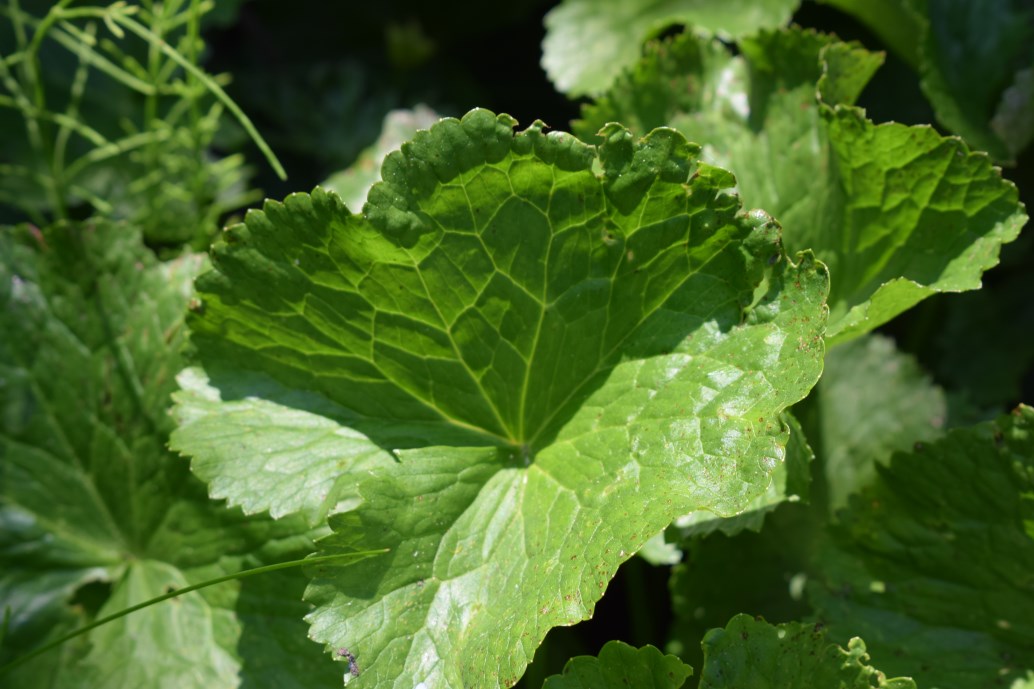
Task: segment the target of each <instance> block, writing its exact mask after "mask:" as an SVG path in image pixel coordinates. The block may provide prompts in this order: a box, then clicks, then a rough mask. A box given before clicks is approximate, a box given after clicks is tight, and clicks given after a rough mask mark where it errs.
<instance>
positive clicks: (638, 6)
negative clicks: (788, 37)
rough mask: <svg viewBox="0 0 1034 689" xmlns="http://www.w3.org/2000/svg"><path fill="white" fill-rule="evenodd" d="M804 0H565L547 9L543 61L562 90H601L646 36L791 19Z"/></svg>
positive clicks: (726, 30) (746, 29)
mask: <svg viewBox="0 0 1034 689" xmlns="http://www.w3.org/2000/svg"><path fill="white" fill-rule="evenodd" d="M799 4H800V2H799V0H760V1H759V0H602V1H601V0H564V2H562V3H560V4H559V5H557V6H556V7H554V8H553V9H552V10H550V11H549V13H548V14H547V15H546V20H545V22H546V37H545V39H544V40H543V41H542V66H543V68H544V69H545V70H546V73H547V74H548V75H549V78H550V80H551V81H552V82H553V84H554V85H555V86H556V88H557V90H559V91H560V92H561V93H566V94H568V95H569V96H582V95H586V94H598V93H600V92H602V91H604V90H605V89H606V88H607V87H609V86H610V85H611V84H612V83H613V81H614V79H615V78H616V77H617V76H618V75H619V74H621V71H622V70H623V69H625V68H627V67H628V66H630V65H632V64H633V63H634V62H635V61H636V58H638V57H639V48H640V46H641V45H642V44H643V42H644V41H646V39H648V38H652V37H653V36H656V35H657V34H659V33H660V32H661V31H662V30H664V29H665V28H667V27H669V26H672V25H678V24H690V25H693V26H695V27H698V28H700V29H702V30H704V31H707V32H711V33H715V34H718V35H719V36H722V37H724V38H738V37H739V36H744V35H746V34H749V33H753V32H754V31H757V30H758V29H760V28H764V27H775V26H782V25H784V24H786V23H787V22H788V21H790V15H791V14H793V11H794V10H795V9H797V5H799Z"/></svg>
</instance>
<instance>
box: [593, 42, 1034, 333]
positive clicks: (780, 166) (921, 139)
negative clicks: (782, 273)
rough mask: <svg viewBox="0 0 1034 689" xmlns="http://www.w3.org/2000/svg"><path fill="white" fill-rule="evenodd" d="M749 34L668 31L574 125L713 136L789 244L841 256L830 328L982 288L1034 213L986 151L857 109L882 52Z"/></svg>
mask: <svg viewBox="0 0 1034 689" xmlns="http://www.w3.org/2000/svg"><path fill="white" fill-rule="evenodd" d="M739 47H740V50H741V53H742V56H741V57H733V56H732V55H731V54H729V53H728V52H727V51H726V49H725V48H724V47H722V46H720V45H719V44H717V43H714V42H710V43H709V42H707V41H706V40H705V39H701V38H697V37H694V36H692V35H685V34H684V35H682V36H680V37H677V38H675V39H674V40H671V41H666V42H662V43H656V44H653V45H652V46H651V47H650V48H649V49H648V51H647V54H646V55H645V56H644V58H643V60H642V61H641V63H640V64H639V65H637V66H636V67H635V68H634V69H633V70H631V71H629V72H627V73H626V74H625V75H624V76H623V77H622V78H621V79H620V80H619V81H618V83H616V84H615V86H614V87H613V88H612V89H611V91H610V92H608V94H607V95H605V96H604V97H602V98H601V99H600V100H599V101H598V102H597V103H595V104H593V105H589V106H586V108H585V109H584V111H583V116H584V119H583V120H582V121H581V122H578V123H576V125H575V131H576V132H577V133H579V135H580V136H582V137H583V138H587V139H590V140H591V139H592V138H593V136H594V133H595V132H596V130H597V128H598V127H600V126H602V125H603V124H604V123H605V122H610V121H620V122H625V123H629V124H630V125H631V126H632V128H633V130H634V131H639V132H642V131H648V130H649V129H652V128H653V127H658V126H665V125H670V126H673V127H675V128H676V129H678V130H679V131H681V132H682V133H683V134H685V135H686V136H687V138H689V139H690V140H694V141H700V142H702V143H704V144H706V145H705V147H704V151H703V153H704V159H705V160H707V161H708V162H711V163H713V164H716V165H721V166H723V167H727V168H729V169H731V170H735V171H736V177H737V184H738V188H739V191H740V193H741V194H742V196H743V198H744V199H745V201H746V203H748V204H751V205H757V206H760V207H762V208H765V209H766V210H767V211H768V212H770V213H772V214H773V216H774V217H776V218H777V219H778V220H779V222H780V223H781V224H782V225H783V227H784V241H785V242H786V243H787V246H788V247H790V248H791V249H793V250H797V249H802V248H806V247H807V248H811V249H813V250H814V251H815V252H816V255H817V256H818V257H819V258H820V259H821V260H822V261H824V262H825V263H826V264H828V265H829V268H830V271H831V273H832V274H833V276H834V280H833V283H832V287H831V292H830V325H829V332H828V335H827V336H828V337H829V338H830V340H831V341H839V340H845V339H849V338H851V337H854V336H857V335H860V334H862V333H864V332H867V331H869V330H872V329H873V328H875V327H876V326H878V325H880V324H882V323H885V322H886V321H888V320H890V319H891V318H893V317H894V316H896V315H897V314H899V313H901V312H902V311H905V310H907V309H908V308H911V307H912V306H913V305H915V304H916V303H917V302H919V301H920V300H922V299H924V298H926V297H927V296H929V295H931V294H933V293H935V292H942V291H962V290H971V289H976V288H978V287H979V286H980V276H981V274H982V273H983V271H985V270H987V269H988V268H990V267H992V266H993V265H995V264H996V263H997V261H998V252H999V249H1000V246H1001V244H1003V243H1005V242H1009V241H1012V240H1013V239H1015V237H1016V236H1017V234H1018V233H1019V231H1020V228H1021V227H1022V225H1023V223H1024V222H1025V220H1026V215H1025V213H1024V212H1023V208H1022V206H1021V205H1020V204H1019V203H1018V200H1017V192H1016V189H1015V187H1014V186H1013V185H1012V184H1011V183H1010V182H1007V181H1005V180H1003V179H1002V178H1001V175H1000V171H999V170H998V169H996V168H994V167H993V166H992V165H991V162H990V160H989V159H988V158H987V156H986V155H983V154H979V153H971V152H970V151H969V150H968V149H967V148H966V146H965V145H964V144H963V143H962V142H961V141H959V140H958V139H956V138H945V137H941V136H940V135H938V134H937V133H936V132H935V131H934V130H933V129H931V128H929V127H906V126H904V125H900V124H896V123H887V124H879V125H877V124H874V123H873V122H871V121H869V120H868V119H866V118H865V115H864V113H863V112H862V111H861V110H859V109H857V108H854V107H851V106H850V104H851V103H853V102H854V100H855V98H856V97H857V95H858V93H859V92H860V91H861V89H862V87H864V85H865V83H866V82H867V81H868V79H869V77H870V76H871V75H872V72H873V71H874V70H875V69H876V67H877V66H878V64H879V58H878V56H874V55H871V54H868V53H866V52H865V51H863V50H861V49H860V48H858V47H855V46H853V45H850V44H843V43H837V42H834V41H833V39H831V38H829V37H826V36H821V35H818V34H815V33H811V32H806V31H801V30H787V31H776V32H762V33H760V34H759V35H757V36H755V37H752V38H747V39H743V40H741V42H740V44H739ZM774 170H778V171H779V172H778V173H776V174H773V171H774Z"/></svg>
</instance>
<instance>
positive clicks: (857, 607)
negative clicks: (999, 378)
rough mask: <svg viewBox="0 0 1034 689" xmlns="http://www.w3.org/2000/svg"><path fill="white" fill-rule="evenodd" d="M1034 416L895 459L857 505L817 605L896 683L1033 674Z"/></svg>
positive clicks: (831, 557) (1033, 412) (1021, 413)
mask: <svg viewBox="0 0 1034 689" xmlns="http://www.w3.org/2000/svg"><path fill="white" fill-rule="evenodd" d="M1032 496H1034V409H1031V408H1030V407H1019V408H1017V409H1016V410H1015V412H1013V413H1012V414H1011V415H1007V416H1004V417H1002V418H1000V419H998V420H996V421H994V422H990V423H985V424H981V425H979V426H973V427H969V428H963V429H958V430H953V431H950V432H949V433H948V434H947V435H946V436H945V437H944V438H943V439H941V440H939V441H937V442H934V443H931V444H928V445H926V446H924V447H922V448H917V449H916V451H914V452H913V453H911V454H898V455H896V456H895V457H894V459H893V461H892V463H891V464H890V466H889V467H881V468H880V470H879V472H878V478H877V481H876V482H875V483H874V484H873V485H872V486H870V487H869V488H868V489H866V490H865V491H863V492H862V493H861V494H860V495H858V496H856V497H854V498H852V500H851V502H850V508H849V509H848V510H846V511H844V512H842V513H841V523H840V524H839V526H836V527H835V528H834V530H833V533H832V539H831V542H830V544H829V545H828V547H826V548H825V550H824V551H823V552H821V553H820V556H819V558H818V559H817V563H818V566H819V568H820V570H821V577H820V578H818V579H817V580H815V583H814V585H813V586H811V587H810V589H809V591H810V597H811V599H812V602H813V603H814V604H815V605H816V606H817V607H818V609H819V614H820V618H821V619H822V620H823V621H825V622H826V623H827V624H828V625H829V626H830V629H831V633H833V634H834V635H835V636H836V637H837V638H841V639H844V638H846V637H848V636H853V635H856V634H857V635H861V636H863V637H864V638H865V640H866V642H867V643H868V644H869V647H870V648H872V649H873V652H874V653H876V654H877V657H879V658H880V665H881V667H883V668H884V669H886V670H887V671H888V672H894V673H907V674H911V675H913V676H914V677H916V679H917V680H918V681H919V682H920V683H921V684H922V686H925V687H953V688H956V689H968V688H970V687H972V688H974V689H975V688H976V687H988V686H999V685H1001V686H1010V685H1011V684H1012V682H1013V681H1020V680H1021V678H1023V677H1025V676H1028V673H1029V672H1030V671H1031V670H1034V661H1032V658H1034V498H1032Z"/></svg>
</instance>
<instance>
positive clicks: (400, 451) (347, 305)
mask: <svg viewBox="0 0 1034 689" xmlns="http://www.w3.org/2000/svg"><path fill="white" fill-rule="evenodd" d="M513 125H514V122H513V120H512V119H511V118H509V117H508V116H505V115H501V116H495V115H493V114H491V113H488V112H486V111H483V110H475V111H472V112H471V113H469V114H468V115H467V116H466V117H464V118H463V120H462V121H458V120H452V119H447V120H443V121H442V122H440V123H439V124H437V125H435V126H434V127H433V128H432V129H431V130H430V131H429V132H422V133H420V134H418V135H417V137H416V138H415V140H414V141H413V142H411V143H408V144H406V145H404V146H403V147H402V151H401V152H398V153H394V154H392V155H390V156H388V158H387V159H386V161H385V164H384V167H383V176H384V180H385V181H384V182H383V183H381V184H378V185H376V186H374V187H373V189H372V190H371V193H370V197H369V201H368V203H367V205H366V206H365V208H364V213H363V215H362V216H359V215H353V214H351V213H350V212H349V211H348V210H347V209H346V208H345V207H344V205H343V204H342V203H341V202H340V200H339V199H338V198H337V197H336V196H334V195H332V194H328V193H326V192H324V191H321V190H316V191H315V192H313V193H312V195H303V194H296V195H292V196H290V197H288V198H287V199H286V201H285V202H284V203H283V204H279V203H268V204H267V205H266V206H265V208H264V210H263V211H262V212H255V213H252V214H249V216H248V218H247V221H246V223H245V224H243V225H240V226H237V227H234V228H230V229H229V230H228V231H227V232H226V235H225V239H224V241H223V242H222V243H220V244H219V245H217V246H216V247H215V249H214V255H213V262H214V264H215V267H216V270H215V271H214V272H212V273H210V274H208V275H206V276H204V277H202V278H201V279H200V280H199V281H198V290H199V298H200V303H199V304H198V305H197V306H196V308H195V310H194V312H193V314H192V316H191V318H190V321H189V322H190V326H191V329H192V332H193V335H192V341H193V342H194V344H195V345H196V347H197V349H198V352H199V354H200V362H201V363H202V364H203V372H202V370H201V369H193V370H191V371H189V372H187V373H186V374H185V375H184V376H182V377H181V382H182V384H183V386H184V389H183V390H182V391H181V392H180V393H178V395H177V405H176V409H175V414H176V416H177V418H178V419H179V420H180V423H181V426H180V428H179V429H178V430H177V431H176V432H175V434H174V435H173V439H172V443H173V445H174V446H175V447H176V448H177V449H179V450H180V451H183V452H186V453H188V454H190V455H193V456H194V466H195V467H196V468H197V470H198V472H199V473H200V474H201V475H203V476H204V477H205V478H206V480H208V481H210V482H211V483H212V484H213V485H218V494H219V495H221V496H225V497H227V498H228V499H229V500H230V501H231V502H234V503H240V504H243V505H244V506H245V508H246V509H247V510H251V511H255V510H263V509H270V508H275V509H277V510H278V511H279V512H283V513H287V512H304V513H306V514H307V516H308V517H309V519H311V520H313V521H318V520H319V519H322V518H323V516H325V515H330V525H331V527H332V528H333V529H334V531H335V534H334V536H333V537H331V538H328V539H326V540H324V541H323V542H322V544H321V545H322V546H323V550H324V551H325V552H327V553H333V552H339V551H346V552H347V551H350V550H352V549H354V548H366V547H367V546H368V545H370V544H376V546H375V547H388V548H390V549H391V553H390V554H389V555H387V556H384V557H380V558H376V559H372V560H369V561H365V562H363V563H362V564H361V565H359V566H357V567H354V568H345V569H340V568H331V567H323V568H320V569H319V570H318V571H317V572H316V573H315V574H316V578H315V581H314V583H313V585H312V587H311V590H310V592H309V596H308V597H309V599H310V600H312V601H313V602H314V603H315V604H316V605H317V608H316V610H315V611H314V612H313V613H312V615H311V616H310V620H311V622H312V631H311V635H312V637H313V638H315V639H316V640H318V641H321V642H324V643H326V644H328V645H330V646H331V647H332V648H335V649H337V648H347V649H349V650H350V652H351V653H353V654H354V656H355V657H356V662H357V665H358V668H359V670H360V675H359V677H358V680H357V681H358V682H359V684H360V685H363V686H379V685H381V684H386V683H391V682H396V681H399V682H401V681H405V682H406V683H409V684H413V685H420V684H421V683H423V685H424V686H425V687H447V686H452V687H459V686H468V687H473V686H499V685H506V684H511V683H513V682H514V681H516V679H517V678H518V677H519V676H520V674H521V673H522V672H523V669H524V667H525V665H526V664H527V663H528V662H529V660H530V658H531V657H532V654H533V653H534V650H535V648H536V647H537V646H538V644H539V643H540V642H541V640H542V638H543V636H544V635H545V633H546V631H547V630H548V629H549V628H550V627H553V626H555V625H558V624H573V623H574V622H577V621H578V620H581V619H583V618H586V617H588V616H589V615H590V614H591V610H592V607H593V605H594V603H595V601H596V600H597V599H598V598H599V597H600V596H601V595H602V592H603V590H604V588H605V587H606V585H607V582H608V581H609V579H610V578H611V576H613V574H614V571H615V570H616V568H617V566H618V565H619V564H620V563H621V562H622V561H623V560H625V559H627V558H628V557H630V556H631V555H632V554H633V553H634V552H636V550H638V549H639V547H641V546H642V544H643V543H644V542H645V541H646V540H647V539H649V538H650V537H651V536H653V535H655V534H656V533H658V532H660V531H661V529H663V528H664V527H665V526H666V525H667V524H668V523H669V522H670V521H671V519H672V518H673V517H675V516H676V515H679V514H685V513H687V512H690V511H693V510H697V509H707V510H710V511H711V512H714V513H717V514H721V515H733V514H736V513H737V512H739V511H741V510H743V509H745V508H746V507H747V506H748V505H749V504H750V503H751V501H752V500H753V499H754V498H755V497H756V496H758V495H760V494H763V493H764V492H765V491H766V490H767V487H768V484H769V482H770V480H771V476H772V473H773V472H774V471H775V469H776V467H777V466H778V465H779V463H780V461H781V460H782V458H783V454H784V449H783V446H784V445H785V443H786V438H787V431H785V430H784V428H783V424H782V423H781V422H780V420H779V413H780V411H782V410H783V409H784V408H785V407H786V406H787V405H789V404H791V403H793V402H794V401H796V400H799V399H800V398H801V397H803V396H804V395H805V394H806V392H807V391H808V389H809V388H810V387H811V386H812V385H813V384H814V381H815V379H816V377H817V375H818V372H819V368H820V366H821V359H822V355H823V347H822V329H823V326H824V321H825V302H824V299H825V290H826V288H827V282H826V275H825V271H824V269H823V267H822V266H821V265H819V264H816V263H815V262H813V260H812V259H811V257H810V256H809V255H802V256H801V257H800V258H799V259H798V260H799V262H798V263H797V264H794V263H792V262H791V261H790V260H789V259H788V258H787V256H786V255H785V254H784V253H783V251H782V249H781V245H780V242H779V235H778V230H777V228H776V226H775V225H774V224H773V223H772V222H771V220H770V219H769V218H768V217H767V216H766V215H765V214H764V213H761V212H752V213H749V214H745V213H742V212H741V211H740V208H739V204H738V200H737V198H736V197H735V196H734V195H731V194H729V193H728V185H729V184H731V183H732V177H731V175H730V174H729V173H727V172H725V171H723V170H720V169H717V168H713V167H710V166H708V165H704V164H701V163H699V161H698V160H697V153H698V149H697V148H696V147H695V146H693V145H690V144H687V143H686V141H685V140H684V139H683V138H682V136H681V135H679V134H678V133H677V132H674V131H671V130H658V131H655V132H653V133H652V134H651V135H649V136H648V137H646V138H644V139H642V140H638V141H637V140H635V139H634V138H633V137H632V136H631V135H630V134H629V133H628V132H627V131H626V130H624V129H623V128H621V127H619V126H616V125H615V126H612V127H610V128H609V129H608V130H607V132H606V140H605V142H604V143H603V144H602V145H601V146H600V147H599V148H596V147H592V146H588V145H586V144H583V143H581V142H579V141H578V140H576V139H575V138H574V137H571V136H569V135H564V134H549V135H547V134H545V133H544V132H543V131H542V126H541V124H540V123H536V124H534V125H533V126H532V127H530V128H529V129H528V130H526V131H524V132H521V133H519V134H516V135H514V133H513V131H512V128H513ZM260 425H261V426H262V427H263V428H262V429H261V430H259V432H258V433H256V430H257V429H258V428H259V426H260ZM256 435H258V436H260V437H259V439H256ZM335 441H336V442H337V445H335ZM306 443H314V447H315V448H316V449H315V451H314V452H313V454H312V456H311V457H310V458H309V459H308V461H307V456H306V453H305V445H306ZM357 503H361V504H360V505H359V506H358V507H357V508H356V505H357ZM349 510H350V511H349ZM401 678H405V680H402V679H401Z"/></svg>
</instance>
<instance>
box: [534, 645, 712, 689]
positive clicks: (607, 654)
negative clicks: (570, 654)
mask: <svg viewBox="0 0 1034 689" xmlns="http://www.w3.org/2000/svg"><path fill="white" fill-rule="evenodd" d="M692 674H693V668H691V667H689V666H688V665H686V664H685V663H683V662H682V661H680V660H679V659H678V658H676V657H675V656H672V655H664V654H662V653H661V652H660V651H658V650H657V649H656V648H654V647H653V646H643V647H642V648H633V647H632V646H629V645H628V644H625V643H622V642H620V641H609V642H607V644H606V645H604V646H603V648H601V649H600V653H599V656H578V657H576V658H572V659H571V660H569V661H568V662H567V665H565V666H564V673H563V674H562V675H553V676H552V677H547V678H546V681H545V683H544V684H543V685H542V689H679V687H681V686H682V685H683V684H684V683H685V681H686V679H687V678H688V677H689V676H690V675H692Z"/></svg>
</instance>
